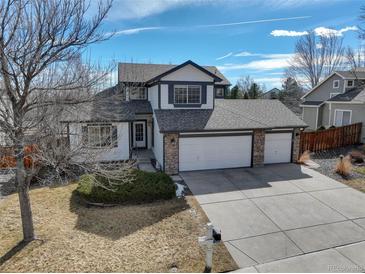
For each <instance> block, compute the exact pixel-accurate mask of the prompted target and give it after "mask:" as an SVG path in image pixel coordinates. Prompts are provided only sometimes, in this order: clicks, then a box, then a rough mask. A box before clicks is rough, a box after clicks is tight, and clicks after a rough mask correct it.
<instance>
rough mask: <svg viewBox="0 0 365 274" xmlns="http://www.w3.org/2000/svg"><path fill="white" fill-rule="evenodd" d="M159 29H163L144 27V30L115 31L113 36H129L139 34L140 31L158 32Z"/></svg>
mask: <svg viewBox="0 0 365 274" xmlns="http://www.w3.org/2000/svg"><path fill="white" fill-rule="evenodd" d="M159 29H163V27H144V28H134V29H124V30H119V31H116V32H115V33H114V35H115V36H119V35H130V34H136V33H140V32H142V31H148V30H159ZM108 34H111V33H108ZM108 34H107V35H108Z"/></svg>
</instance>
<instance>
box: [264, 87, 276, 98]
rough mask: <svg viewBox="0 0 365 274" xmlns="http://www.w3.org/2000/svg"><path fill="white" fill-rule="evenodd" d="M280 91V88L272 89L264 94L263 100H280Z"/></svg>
mask: <svg viewBox="0 0 365 274" xmlns="http://www.w3.org/2000/svg"><path fill="white" fill-rule="evenodd" d="M279 92H280V90H279V89H278V88H273V89H270V90H269V91H267V92H265V93H264V94H262V99H278V97H279Z"/></svg>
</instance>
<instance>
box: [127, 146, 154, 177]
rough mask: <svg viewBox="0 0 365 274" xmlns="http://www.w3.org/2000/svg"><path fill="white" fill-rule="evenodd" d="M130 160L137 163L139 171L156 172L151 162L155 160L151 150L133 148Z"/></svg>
mask: <svg viewBox="0 0 365 274" xmlns="http://www.w3.org/2000/svg"><path fill="white" fill-rule="evenodd" d="M132 159H134V160H136V161H137V166H138V168H139V169H141V170H143V171H148V172H156V171H157V170H156V168H155V167H154V166H153V164H152V162H153V161H154V160H155V154H154V153H153V151H152V150H151V149H141V148H134V149H133V150H132Z"/></svg>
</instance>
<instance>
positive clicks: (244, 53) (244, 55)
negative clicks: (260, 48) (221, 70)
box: [234, 51, 261, 57]
mask: <svg viewBox="0 0 365 274" xmlns="http://www.w3.org/2000/svg"><path fill="white" fill-rule="evenodd" d="M260 55H261V54H258V53H251V52H248V51H242V52H239V53H236V54H235V55H234V56H237V57H251V56H260Z"/></svg>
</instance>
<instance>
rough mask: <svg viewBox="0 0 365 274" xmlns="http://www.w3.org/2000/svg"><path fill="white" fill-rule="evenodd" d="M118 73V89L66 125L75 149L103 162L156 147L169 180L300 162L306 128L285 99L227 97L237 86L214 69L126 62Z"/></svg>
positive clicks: (105, 93) (102, 95) (100, 97)
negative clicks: (92, 153) (171, 176)
mask: <svg viewBox="0 0 365 274" xmlns="http://www.w3.org/2000/svg"><path fill="white" fill-rule="evenodd" d="M118 74H119V83H118V85H116V86H115V87H113V88H110V89H107V90H104V91H102V92H101V93H99V94H97V95H96V100H95V102H94V103H93V104H92V105H91V106H89V108H88V109H87V111H86V112H85V111H83V110H81V109H80V110H79V111H78V114H74V115H73V117H72V119H68V120H67V121H65V122H66V123H67V124H68V132H69V133H70V144H71V147H77V146H78V145H79V144H80V143H81V144H82V145H84V146H85V147H87V148H88V149H89V150H94V151H95V152H96V153H97V159H98V160H100V161H111V160H124V159H128V158H129V157H131V153H132V150H133V149H136V148H138V149H150V150H151V151H153V154H154V156H155V159H156V162H157V163H158V166H160V167H161V169H162V170H164V171H166V172H167V173H169V174H176V173H178V172H180V171H188V170H204V169H220V168H236V167H250V166H258V165H263V164H269V163H282V162H291V161H293V160H295V159H296V158H297V157H298V146H299V131H300V130H301V129H303V128H304V127H306V124H305V123H304V122H303V121H302V120H300V119H299V118H297V117H296V115H294V114H293V113H292V112H291V111H290V110H289V109H287V108H286V107H285V106H284V105H283V104H282V103H280V102H279V101H277V100H230V99H224V95H225V93H226V92H227V88H228V87H229V85H230V83H229V81H228V80H227V79H226V78H225V77H224V76H223V74H222V73H221V72H220V71H219V70H218V69H217V68H216V67H214V66H200V65H198V64H196V63H194V62H192V61H187V62H185V63H183V64H180V65H159V64H131V63H120V64H119V73H118ZM105 140H106V141H105Z"/></svg>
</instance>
